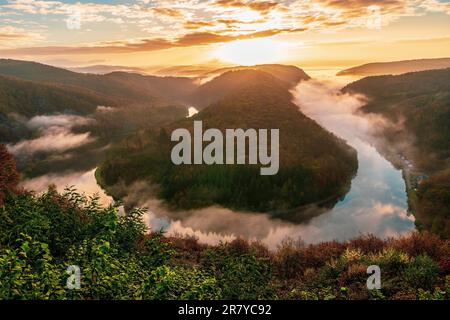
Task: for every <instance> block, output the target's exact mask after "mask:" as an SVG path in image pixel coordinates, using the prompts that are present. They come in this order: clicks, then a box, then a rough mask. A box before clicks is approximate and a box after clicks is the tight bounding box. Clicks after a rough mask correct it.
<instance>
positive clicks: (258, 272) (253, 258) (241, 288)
mask: <svg viewBox="0 0 450 320" xmlns="http://www.w3.org/2000/svg"><path fill="white" fill-rule="evenodd" d="M202 266H203V268H204V270H207V271H208V272H210V273H211V274H212V275H213V276H215V278H216V279H217V282H218V285H219V287H220V288H221V289H222V295H223V298H224V299H263V298H269V297H272V296H273V289H272V288H271V286H270V281H271V278H272V272H271V267H270V264H269V260H268V259H267V258H264V257H258V256H257V255H256V254H255V252H254V251H253V250H252V251H250V252H248V253H245V254H238V253H237V252H236V251H235V248H234V247H233V246H232V247H231V250H230V248H229V247H227V245H220V246H218V247H216V248H211V249H208V250H206V252H205V255H204V257H203V261H202Z"/></svg>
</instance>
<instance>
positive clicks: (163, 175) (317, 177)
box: [97, 70, 357, 212]
mask: <svg viewBox="0 0 450 320" xmlns="http://www.w3.org/2000/svg"><path fill="white" fill-rule="evenodd" d="M241 73H242V76H241ZM233 79H241V80H242V79H250V81H248V82H245V83H244V82H240V89H239V90H237V91H235V90H233V92H232V93H230V94H229V95H227V96H226V97H224V98H219V101H218V102H216V103H213V104H211V105H210V106H209V107H207V108H205V109H203V110H202V111H201V112H200V113H198V114H197V115H195V116H194V117H192V118H188V119H185V120H180V121H177V122H175V123H172V124H170V125H168V126H165V127H164V128H163V129H162V130H161V131H159V132H154V131H153V132H149V131H146V132H140V133H139V134H137V135H136V136H135V138H134V140H131V141H130V142H127V143H122V144H121V145H119V146H117V147H116V148H113V150H112V151H111V152H110V155H109V156H108V160H107V161H105V162H104V163H103V165H101V166H100V168H99V169H98V171H97V177H98V178H99V181H100V182H101V184H102V185H103V187H105V188H107V189H108V187H111V186H112V185H114V184H116V183H117V182H119V181H124V182H125V183H126V184H131V183H132V182H135V181H138V180H143V179H147V181H148V182H149V183H150V184H157V185H158V186H159V194H158V195H159V197H161V198H163V199H164V200H166V201H167V202H168V203H169V204H170V205H172V206H173V207H175V208H198V207H205V206H209V205H213V204H220V205H222V206H225V207H229V208H234V209H245V210H252V211H264V212H267V211H273V210H275V211H276V210H285V209H292V208H296V207H299V206H302V205H305V204H310V203H314V202H317V201H323V200H325V199H330V198H333V199H336V200H337V199H338V198H339V197H340V196H342V195H344V194H345V193H346V192H347V191H348V188H349V186H350V182H351V178H352V177H353V175H354V174H355V172H356V169H357V159H356V152H355V151H354V150H353V149H352V148H350V147H349V146H347V145H346V144H345V142H344V141H342V140H340V139H338V138H337V137H335V136H334V135H332V134H331V133H329V132H327V131H325V130H324V129H322V128H321V127H320V126H319V125H318V124H316V123H315V122H314V121H313V120H311V119H309V118H307V117H306V116H304V115H303V114H302V113H301V112H300V111H299V109H298V107H297V106H295V105H294V104H293V103H292V102H291V99H292V97H291V94H290V93H289V91H288V90H287V88H286V87H285V85H284V83H280V81H279V80H278V79H276V78H275V77H274V76H272V75H270V74H268V73H265V72H263V71H258V70H241V71H230V72H228V73H225V74H223V75H221V76H219V77H217V78H216V79H214V80H212V81H211V83H212V84H209V85H208V88H211V87H216V86H217V87H219V86H220V85H221V84H223V83H229V82H235V81H234V80H233ZM205 86H206V85H205ZM195 120H201V121H202V122H203V126H204V128H205V130H206V128H217V129H219V130H221V132H225V129H226V128H242V129H244V130H246V129H248V128H253V129H255V130H258V129H260V128H262V129H271V128H273V129H278V128H279V130H280V152H279V153H280V170H279V172H278V173H277V174H276V175H274V176H261V175H260V173H259V167H258V166H257V165H224V166H223V165H195V166H193V165H179V166H177V165H174V164H172V162H171V159H170V151H171V148H172V146H173V145H174V143H172V142H171V141H170V133H171V132H172V130H174V129H176V128H187V129H188V130H190V131H193V121H195ZM109 189H110V190H111V188H109ZM114 196H116V197H120V196H123V195H117V194H115V195H114Z"/></svg>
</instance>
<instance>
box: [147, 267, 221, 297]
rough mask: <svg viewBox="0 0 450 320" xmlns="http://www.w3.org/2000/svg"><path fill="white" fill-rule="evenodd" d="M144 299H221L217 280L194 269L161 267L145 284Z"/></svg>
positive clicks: (153, 272) (154, 271) (152, 273)
mask: <svg viewBox="0 0 450 320" xmlns="http://www.w3.org/2000/svg"><path fill="white" fill-rule="evenodd" d="M143 298H144V299H158V300H161V299H166V300H178V299H180V300H211V299H221V298H222V292H221V290H220V288H218V286H217V280H216V279H215V278H214V277H213V276H210V275H208V274H207V273H206V272H204V271H202V270H200V269H198V268H192V269H187V268H183V267H169V266H161V267H158V268H156V269H155V270H153V271H152V272H151V274H150V277H149V278H148V280H147V281H146V283H145V286H144V291H143Z"/></svg>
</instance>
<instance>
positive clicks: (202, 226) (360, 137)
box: [115, 80, 414, 248]
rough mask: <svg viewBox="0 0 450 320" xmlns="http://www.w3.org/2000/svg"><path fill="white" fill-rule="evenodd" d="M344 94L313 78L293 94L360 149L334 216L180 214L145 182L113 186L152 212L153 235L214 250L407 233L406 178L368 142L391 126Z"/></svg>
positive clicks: (214, 210) (318, 211) (410, 225)
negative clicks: (242, 242) (233, 243)
mask: <svg viewBox="0 0 450 320" xmlns="http://www.w3.org/2000/svg"><path fill="white" fill-rule="evenodd" d="M339 88H340V87H339V86H338V85H337V84H335V83H330V82H327V81H325V82H320V81H313V80H311V81H307V82H302V83H301V84H300V85H298V86H297V87H296V88H295V89H294V90H293V92H292V93H293V96H294V102H295V103H296V104H297V105H298V106H299V108H300V109H301V111H302V112H303V113H305V114H306V115H307V116H309V117H311V118H313V119H314V120H316V121H317V122H318V123H319V124H320V125H322V126H323V127H324V128H326V129H327V130H329V131H331V132H333V133H334V134H335V135H336V136H338V137H340V138H342V139H344V140H346V141H347V143H348V144H350V145H351V146H352V147H354V148H355V149H356V150H357V151H358V160H359V170H358V175H357V176H356V177H355V179H354V180H353V182H352V188H351V190H350V192H349V193H348V194H347V196H346V197H345V199H343V200H341V201H339V202H338V204H337V205H336V206H335V207H334V208H333V209H331V210H327V209H325V208H318V207H312V208H309V209H308V210H310V211H311V210H312V211H315V212H309V213H307V215H308V216H311V217H312V218H311V219H310V220H309V221H307V222H305V223H300V224H295V223H291V222H288V221H285V220H281V219H277V218H273V217H272V216H270V215H269V214H261V213H253V212H238V211H233V210H230V209H226V208H222V207H216V206H214V207H209V208H204V209H199V210H182V211H175V210H171V209H170V208H168V207H167V206H166V205H165V204H164V203H162V202H161V201H160V200H158V199H157V198H156V196H155V194H156V192H155V190H157V188H155V187H151V186H149V185H148V184H147V183H146V182H143V181H142V182H139V183H135V184H134V185H132V186H126V187H125V186H124V185H120V184H119V185H117V186H115V187H116V188H119V189H120V188H123V189H125V188H126V194H127V195H128V196H126V197H125V198H124V199H123V200H124V202H125V203H126V204H128V205H130V206H139V207H145V208H147V209H148V211H147V214H146V216H145V221H146V223H147V224H148V225H149V227H150V228H151V229H152V230H154V231H157V230H160V229H163V230H165V231H166V232H167V234H168V235H189V236H195V237H197V238H198V239H199V241H200V242H204V243H209V244H216V243H218V242H219V241H229V240H231V239H234V238H236V237H244V238H247V239H251V240H259V241H261V242H262V243H264V244H266V245H268V246H269V248H275V247H276V246H277V245H279V244H280V243H281V242H282V241H283V240H285V239H286V238H291V239H294V240H298V239H301V240H302V241H304V242H305V243H315V242H320V241H326V240H333V239H338V240H345V239H349V238H352V237H356V236H358V235H360V234H365V233H373V234H376V235H378V236H380V237H389V236H395V235H399V234H402V233H406V232H409V231H411V230H412V229H414V218H413V217H412V216H410V215H408V213H407V200H406V194H405V185H404V182H403V179H402V175H401V172H400V171H399V170H396V169H395V168H394V167H393V166H392V165H391V163H389V162H388V161H387V160H386V159H384V158H383V157H382V156H381V155H380V154H379V153H378V152H377V150H376V149H375V148H374V147H373V146H372V145H371V143H370V142H374V141H376V138H375V135H374V133H376V132H378V130H380V129H382V128H383V126H387V125H391V124H389V122H388V121H387V120H385V119H383V118H382V117H378V116H374V115H368V116H366V115H362V114H360V113H358V112H357V110H358V109H359V108H360V107H361V106H362V105H363V104H364V103H365V102H366V98H365V97H363V96H359V95H350V94H342V93H340V90H339ZM116 191H120V190H116Z"/></svg>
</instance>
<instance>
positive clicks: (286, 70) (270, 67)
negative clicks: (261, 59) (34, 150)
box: [202, 64, 310, 85]
mask: <svg viewBox="0 0 450 320" xmlns="http://www.w3.org/2000/svg"><path fill="white" fill-rule="evenodd" d="M241 70H257V71H263V72H266V73H269V74H271V75H272V76H274V77H275V78H277V79H278V80H281V81H283V82H287V83H289V84H290V85H296V84H297V83H298V82H300V81H302V80H309V79H310V76H308V75H307V74H306V73H305V72H304V71H303V70H302V69H300V68H298V67H295V66H289V65H282V64H258V65H254V66H234V67H225V68H221V69H217V70H213V71H209V72H206V73H204V74H203V75H202V76H204V77H211V76H218V75H221V74H224V73H226V72H229V71H241Z"/></svg>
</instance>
